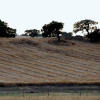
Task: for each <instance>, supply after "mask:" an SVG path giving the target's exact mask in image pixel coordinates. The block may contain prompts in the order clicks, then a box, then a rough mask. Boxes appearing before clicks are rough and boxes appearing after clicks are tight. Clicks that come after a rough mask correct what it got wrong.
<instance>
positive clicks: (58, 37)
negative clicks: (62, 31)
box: [57, 32, 60, 41]
mask: <svg viewBox="0 0 100 100" xmlns="http://www.w3.org/2000/svg"><path fill="white" fill-rule="evenodd" d="M57 39H58V41H60V36H59V32H58V33H57Z"/></svg>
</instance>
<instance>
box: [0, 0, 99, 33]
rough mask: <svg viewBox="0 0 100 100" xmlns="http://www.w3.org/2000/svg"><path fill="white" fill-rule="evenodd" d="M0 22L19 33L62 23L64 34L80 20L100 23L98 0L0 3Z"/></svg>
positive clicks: (14, 0)
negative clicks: (57, 22) (52, 23)
mask: <svg viewBox="0 0 100 100" xmlns="http://www.w3.org/2000/svg"><path fill="white" fill-rule="evenodd" d="M0 19H1V20H3V21H6V22H7V23H8V25H9V26H10V27H12V28H16V29H17V33H18V34H22V33H24V30H26V29H41V28H42V26H43V25H44V24H48V23H49V22H51V21H52V20H55V21H59V22H63V23H64V29H63V31H66V32H72V31H73V24H74V23H75V22H77V21H80V20H83V19H92V20H95V21H98V22H99V23H100V0H0Z"/></svg>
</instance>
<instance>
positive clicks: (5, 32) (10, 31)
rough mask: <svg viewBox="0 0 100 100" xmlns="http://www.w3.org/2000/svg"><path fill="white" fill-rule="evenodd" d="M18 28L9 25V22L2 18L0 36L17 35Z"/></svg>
mask: <svg viewBox="0 0 100 100" xmlns="http://www.w3.org/2000/svg"><path fill="white" fill-rule="evenodd" d="M15 36H16V29H13V28H10V27H8V23H6V22H4V21H2V20H0V37H15Z"/></svg>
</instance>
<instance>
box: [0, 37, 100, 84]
mask: <svg viewBox="0 0 100 100" xmlns="http://www.w3.org/2000/svg"><path fill="white" fill-rule="evenodd" d="M52 41H53V39H52V40H51V39H48V38H47V39H42V38H38V39H36V38H35V39H31V38H30V39H28V38H27V39H21V38H20V39H18V38H15V39H7V38H1V39H0V83H58V82H60V83H70V82H73V83H74V82H75V83H88V82H90V83H92V82H93V83H94V82H100V44H91V43H83V42H79V41H71V40H70V41H66V42H65V43H64V42H62V43H60V44H59V43H57V42H56V41H54V42H52Z"/></svg>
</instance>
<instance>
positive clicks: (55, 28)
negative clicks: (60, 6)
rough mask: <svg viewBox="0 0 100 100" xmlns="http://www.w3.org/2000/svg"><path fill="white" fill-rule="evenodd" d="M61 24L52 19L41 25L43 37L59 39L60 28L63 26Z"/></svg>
mask: <svg viewBox="0 0 100 100" xmlns="http://www.w3.org/2000/svg"><path fill="white" fill-rule="evenodd" d="M63 25H64V24H63V23H61V22H57V21H52V22H51V23H49V24H45V25H44V26H43V27H42V32H43V33H42V35H43V37H57V39H58V41H60V34H61V31H60V30H61V29H62V28H63Z"/></svg>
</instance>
